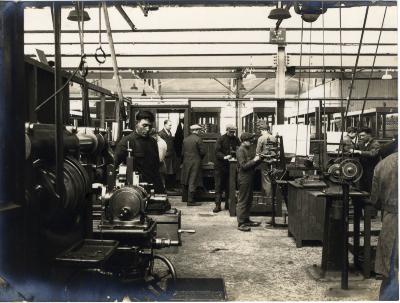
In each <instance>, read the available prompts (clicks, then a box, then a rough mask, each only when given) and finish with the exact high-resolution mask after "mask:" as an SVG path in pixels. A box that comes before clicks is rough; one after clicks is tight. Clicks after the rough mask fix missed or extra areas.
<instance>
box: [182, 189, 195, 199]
mask: <svg viewBox="0 0 400 303" xmlns="http://www.w3.org/2000/svg"><path fill="white" fill-rule="evenodd" d="M182 202H189V203H193V202H195V192H191V191H189V186H187V185H182Z"/></svg>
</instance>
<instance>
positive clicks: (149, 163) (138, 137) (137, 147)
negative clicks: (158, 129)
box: [115, 111, 164, 193]
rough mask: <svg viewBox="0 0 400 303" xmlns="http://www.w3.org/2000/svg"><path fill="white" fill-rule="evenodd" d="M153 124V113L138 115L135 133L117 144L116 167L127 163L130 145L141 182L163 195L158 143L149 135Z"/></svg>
mask: <svg viewBox="0 0 400 303" xmlns="http://www.w3.org/2000/svg"><path fill="white" fill-rule="evenodd" d="M153 123H154V115H153V114H152V113H151V112H148V111H139V112H138V113H137V115H136V126H135V131H134V132H132V133H131V134H129V135H128V136H125V137H123V138H122V139H121V140H120V141H119V142H118V144H117V147H116V149H115V167H117V166H118V165H119V164H120V163H122V162H124V163H125V161H126V157H127V156H128V151H127V149H128V143H129V148H130V149H132V156H133V163H134V164H133V165H134V167H133V170H134V171H137V172H138V173H139V176H140V181H141V182H147V183H151V184H153V185H154V191H155V192H156V193H163V192H164V186H163V184H162V180H161V176H160V156H159V154H158V146H157V141H156V140H155V139H154V138H152V137H151V136H150V135H149V134H150V130H151V128H152V125H153Z"/></svg>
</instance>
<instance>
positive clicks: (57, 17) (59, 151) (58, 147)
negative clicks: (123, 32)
mask: <svg viewBox="0 0 400 303" xmlns="http://www.w3.org/2000/svg"><path fill="white" fill-rule="evenodd" d="M53 16H54V20H53V23H54V53H55V58H54V91H57V90H58V89H59V88H60V87H61V86H62V84H61V48H60V36H61V35H60V31H61V6H60V4H59V3H57V2H53ZM62 97H63V96H62V92H61V93H59V94H56V95H55V96H54V99H55V100H54V101H55V106H54V116H55V125H56V129H55V156H56V186H55V187H56V188H55V191H56V194H57V196H58V198H59V199H60V200H61V201H63V198H64V196H63V192H64V175H63V171H64V136H63V127H64V125H63V107H62V104H63V100H62Z"/></svg>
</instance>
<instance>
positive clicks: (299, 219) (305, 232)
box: [288, 181, 325, 248]
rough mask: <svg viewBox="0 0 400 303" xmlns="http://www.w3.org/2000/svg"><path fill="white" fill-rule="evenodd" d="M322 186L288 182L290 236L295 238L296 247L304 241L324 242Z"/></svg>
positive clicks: (300, 245)
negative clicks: (320, 194)
mask: <svg viewBox="0 0 400 303" xmlns="http://www.w3.org/2000/svg"><path fill="white" fill-rule="evenodd" d="M320 189H321V185H315V186H314V187H312V186H303V185H301V184H300V183H298V182H296V181H288V217H289V222H288V235H289V236H293V237H294V239H295V241H296V247H298V248H300V247H302V246H303V241H320V242H321V243H322V240H323V231H324V218H325V217H324V214H325V198H324V197H320V196H319V195H318V194H316V192H317V193H318V192H319V193H320V191H319V190H320Z"/></svg>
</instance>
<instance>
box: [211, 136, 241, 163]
mask: <svg viewBox="0 0 400 303" xmlns="http://www.w3.org/2000/svg"><path fill="white" fill-rule="evenodd" d="M239 145H240V140H239V138H238V137H236V136H233V137H230V136H228V135H227V134H224V135H222V136H221V137H219V138H218V140H217V143H216V144H215V158H216V161H215V169H218V170H224V171H229V161H228V160H225V159H224V157H225V156H228V155H232V153H233V154H236V149H237V148H238V146H239Z"/></svg>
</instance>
